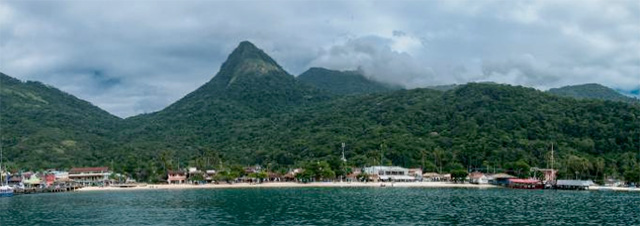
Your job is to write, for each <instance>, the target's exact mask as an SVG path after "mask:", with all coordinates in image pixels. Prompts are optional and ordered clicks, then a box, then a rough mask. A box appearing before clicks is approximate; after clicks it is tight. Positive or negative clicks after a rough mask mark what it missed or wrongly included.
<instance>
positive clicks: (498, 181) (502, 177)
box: [487, 173, 516, 186]
mask: <svg viewBox="0 0 640 226" xmlns="http://www.w3.org/2000/svg"><path fill="white" fill-rule="evenodd" d="M514 178H516V177H514V176H512V175H509V174H506V173H498V174H493V175H488V176H487V180H488V181H489V183H490V184H493V185H500V186H507V185H509V179H514Z"/></svg>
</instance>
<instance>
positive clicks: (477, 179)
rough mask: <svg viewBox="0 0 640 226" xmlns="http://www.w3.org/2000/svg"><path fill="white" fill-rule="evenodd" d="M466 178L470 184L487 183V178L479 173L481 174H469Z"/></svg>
mask: <svg viewBox="0 0 640 226" xmlns="http://www.w3.org/2000/svg"><path fill="white" fill-rule="evenodd" d="M467 178H468V179H467V180H468V181H469V183H472V184H488V183H489V178H488V177H487V176H486V175H485V174H484V173H481V172H473V173H470V174H469V176H468V177H467Z"/></svg>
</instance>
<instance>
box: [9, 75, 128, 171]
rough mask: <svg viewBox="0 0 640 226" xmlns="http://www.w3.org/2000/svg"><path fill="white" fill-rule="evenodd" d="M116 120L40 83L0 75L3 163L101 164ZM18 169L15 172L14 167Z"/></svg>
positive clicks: (34, 165)
mask: <svg viewBox="0 0 640 226" xmlns="http://www.w3.org/2000/svg"><path fill="white" fill-rule="evenodd" d="M119 122H120V119H119V118H117V117H115V116H113V115H111V114H109V113H107V112H106V111H104V110H102V109H100V108H98V107H96V106H94V105H92V104H91V103H89V102H86V101H83V100H80V99H78V98H76V97H74V96H72V95H69V94H67V93H64V92H62V91H60V90H58V89H56V88H53V87H51V86H47V85H44V84H42V83H39V82H30V81H29V82H22V81H20V80H17V79H14V78H11V77H9V76H7V75H5V74H3V73H0V129H1V130H2V136H1V138H2V145H3V148H4V149H5V151H4V154H5V156H4V157H5V160H10V162H14V163H18V164H20V167H24V168H36V169H37V168H46V167H68V166H71V165H74V164H75V163H77V162H85V163H96V164H97V163H103V162H104V160H105V159H106V158H107V156H106V154H108V153H105V152H104V150H106V149H110V148H112V147H111V145H112V143H111V142H110V140H109V136H108V134H109V133H111V131H112V130H114V129H115V128H116V127H117V126H118V125H119ZM14 167H17V166H14Z"/></svg>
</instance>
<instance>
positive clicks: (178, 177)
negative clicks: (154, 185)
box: [167, 170, 187, 184]
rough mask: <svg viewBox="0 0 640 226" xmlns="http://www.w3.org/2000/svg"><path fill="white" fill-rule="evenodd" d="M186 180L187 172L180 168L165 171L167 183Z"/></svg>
mask: <svg viewBox="0 0 640 226" xmlns="http://www.w3.org/2000/svg"><path fill="white" fill-rule="evenodd" d="M185 181H187V173H186V172H184V171H181V170H169V171H167V183H169V184H184V183H185Z"/></svg>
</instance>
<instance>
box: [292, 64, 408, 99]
mask: <svg viewBox="0 0 640 226" xmlns="http://www.w3.org/2000/svg"><path fill="white" fill-rule="evenodd" d="M298 80H300V81H301V82H303V83H305V84H308V85H311V86H314V87H316V88H318V89H321V90H326V91H328V92H330V93H333V94H337V95H357V94H367V93H381V92H389V91H393V90H399V89H401V88H400V87H399V86H394V85H390V84H384V83H381V82H377V81H374V80H371V79H370V78H367V77H365V76H364V74H363V73H362V72H360V71H335V70H329V69H325V68H318V67H313V68H310V69H309V70H307V71H305V72H304V73H302V74H300V75H299V76H298Z"/></svg>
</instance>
